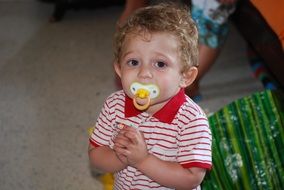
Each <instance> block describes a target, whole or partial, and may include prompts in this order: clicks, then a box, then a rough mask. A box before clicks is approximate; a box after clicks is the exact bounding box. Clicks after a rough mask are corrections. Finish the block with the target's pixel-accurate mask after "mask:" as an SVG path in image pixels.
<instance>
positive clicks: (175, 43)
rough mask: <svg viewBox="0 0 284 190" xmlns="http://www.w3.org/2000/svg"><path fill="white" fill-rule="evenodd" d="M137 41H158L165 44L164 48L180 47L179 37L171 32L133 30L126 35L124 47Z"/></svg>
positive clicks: (159, 43)
mask: <svg viewBox="0 0 284 190" xmlns="http://www.w3.org/2000/svg"><path fill="white" fill-rule="evenodd" d="M137 42H145V43H146V44H147V42H151V43H157V44H158V45H161V46H163V48H167V47H171V48H175V49H178V47H179V40H178V38H177V37H176V36H175V35H173V34H171V33H169V32H145V31H142V32H131V33H128V34H126V35H125V38H124V41H123V43H122V45H123V46H124V48H127V46H128V45H131V44H133V43H134V45H135V43H137Z"/></svg>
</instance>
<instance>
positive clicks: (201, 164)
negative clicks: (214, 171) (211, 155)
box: [181, 162, 212, 170]
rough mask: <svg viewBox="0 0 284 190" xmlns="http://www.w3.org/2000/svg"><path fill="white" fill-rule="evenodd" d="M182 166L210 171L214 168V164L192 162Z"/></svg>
mask: <svg viewBox="0 0 284 190" xmlns="http://www.w3.org/2000/svg"><path fill="white" fill-rule="evenodd" d="M181 166H182V167H184V168H192V167H198V168H204V169H208V170H211V168H212V164H208V163H202V162H190V163H186V164H181Z"/></svg>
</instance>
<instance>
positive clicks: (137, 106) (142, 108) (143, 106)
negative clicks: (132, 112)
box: [133, 95, 151, 111]
mask: <svg viewBox="0 0 284 190" xmlns="http://www.w3.org/2000/svg"><path fill="white" fill-rule="evenodd" d="M137 97H138V96H137V95H135V97H134V98H133V104H134V106H135V108H137V109H138V110H140V111H143V110H145V109H147V108H148V107H149V106H150V102H151V98H150V96H148V97H147V102H146V104H144V105H140V104H138V103H137V102H136V98H137Z"/></svg>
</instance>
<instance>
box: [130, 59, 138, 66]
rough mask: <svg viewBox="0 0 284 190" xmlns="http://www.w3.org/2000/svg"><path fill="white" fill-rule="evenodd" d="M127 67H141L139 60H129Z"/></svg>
mask: <svg viewBox="0 0 284 190" xmlns="http://www.w3.org/2000/svg"><path fill="white" fill-rule="evenodd" d="M127 65H129V66H137V65H139V62H138V61H137V60H129V61H128V62H127Z"/></svg>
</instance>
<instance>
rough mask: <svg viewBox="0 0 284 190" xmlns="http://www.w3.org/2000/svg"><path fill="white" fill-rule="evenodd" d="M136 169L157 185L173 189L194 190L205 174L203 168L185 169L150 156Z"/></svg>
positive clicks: (174, 163)
mask: <svg viewBox="0 0 284 190" xmlns="http://www.w3.org/2000/svg"><path fill="white" fill-rule="evenodd" d="M136 168H137V169H138V170H140V171H141V172H142V173H144V174H145V175H146V176H148V177H149V178H151V179H153V180H154V181H156V182H157V183H159V184H161V185H163V186H167V187H171V188H175V189H194V188H196V187H197V186H198V185H200V183H201V182H202V180H203V178H204V176H205V174H206V170H205V169H203V168H195V167H192V168H189V169H185V168H183V167H182V166H181V165H180V164H178V163H176V162H169V161H163V160H160V159H159V158H157V157H155V156H154V155H151V154H148V156H147V157H146V158H144V159H143V160H142V162H140V163H138V164H137V165H136Z"/></svg>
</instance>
